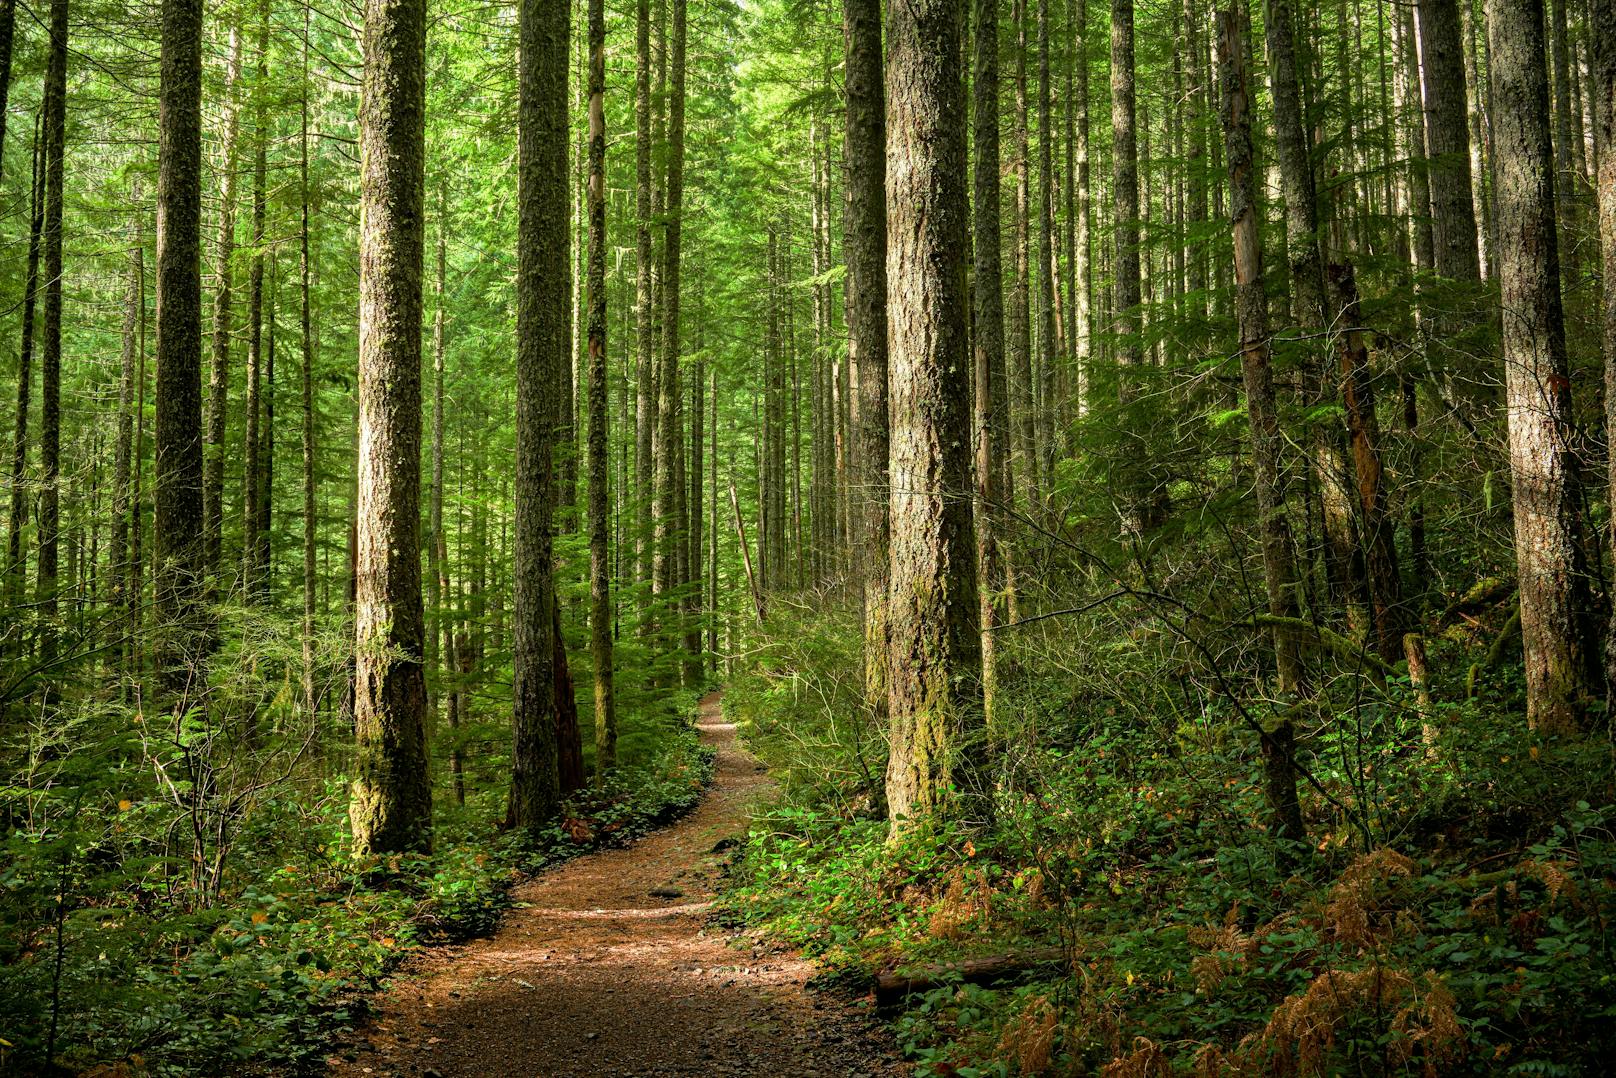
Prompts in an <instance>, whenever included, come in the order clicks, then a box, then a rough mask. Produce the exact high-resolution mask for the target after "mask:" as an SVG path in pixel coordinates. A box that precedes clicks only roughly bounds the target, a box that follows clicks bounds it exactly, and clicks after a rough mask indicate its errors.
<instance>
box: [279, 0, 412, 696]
mask: <svg viewBox="0 0 1616 1078" xmlns="http://www.w3.org/2000/svg"><path fill="white" fill-rule="evenodd" d="M302 81H303V94H302V98H301V100H300V101H299V110H298V111H299V137H298V181H299V182H298V213H299V222H298V224H299V227H298V284H299V289H298V290H299V292H300V293H301V300H302V302H301V304H300V307H299V319H298V323H299V325H298V328H299V330H300V334H299V336H300V337H301V340H302V346H303V347H302V352H303V357H302V358H303V363H302V375H303V377H302V390H303V423H302V434H303V707H304V709H305V710H306V711H307V712H308V714H310V715H313V714H314V713H315V705H316V703H317V697H316V696H315V686H314V601H315V595H314V586H315V560H314V559H315V540H316V539H317V538H318V536H319V519H318V518H317V517H316V516H315V481H314V317H313V298H312V297H313V291H314V289H313V282H312V281H311V280H310V273H311V272H312V270H313V262H312V260H311V258H310V257H309V245H310V240H309V9H308V8H307V7H305V8H304V9H303V80H302ZM438 433H439V435H440V436H441V433H442V432H441V429H440V430H439V432H438ZM434 445H436V442H435V443H434ZM441 480H442V476H437V477H435V478H434V483H438V482H441ZM433 489H434V491H437V490H438V489H439V488H437V487H436V486H434V488H433ZM441 523H442V522H441V520H440V521H439V526H441ZM433 534H434V536H435V535H436V534H437V531H436V530H434V532H433Z"/></svg>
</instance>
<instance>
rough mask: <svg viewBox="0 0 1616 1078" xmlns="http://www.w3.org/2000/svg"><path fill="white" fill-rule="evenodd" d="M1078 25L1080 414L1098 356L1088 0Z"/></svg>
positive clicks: (1076, 332)
mask: <svg viewBox="0 0 1616 1078" xmlns="http://www.w3.org/2000/svg"><path fill="white" fill-rule="evenodd" d="M1073 3H1074V4H1075V14H1074V16H1073V18H1074V19H1075V20H1076V22H1077V29H1076V31H1075V36H1074V38H1073V40H1072V47H1073V48H1074V49H1075V50H1076V51H1077V56H1076V59H1075V60H1074V61H1073V63H1074V64H1075V65H1076V68H1077V72H1076V79H1075V85H1074V86H1073V93H1074V94H1075V95H1076V100H1075V101H1074V103H1073V108H1074V110H1075V111H1076V112H1077V142H1076V145H1075V151H1074V152H1075V156H1076V157H1077V163H1076V166H1075V167H1076V169H1077V227H1076V236H1075V242H1076V244H1077V262H1076V264H1075V265H1074V266H1073V268H1072V277H1073V280H1074V285H1073V287H1074V289H1075V290H1076V295H1077V300H1076V302H1075V303H1073V304H1072V339H1073V344H1074V345H1075V357H1076V359H1075V362H1076V364H1077V370H1076V371H1075V372H1073V373H1074V378H1075V381H1076V385H1077V407H1076V409H1075V411H1076V413H1077V414H1078V415H1082V414H1083V413H1084V412H1085V411H1086V410H1087V409H1088V386H1089V378H1090V373H1091V372H1090V367H1091V366H1092V364H1093V356H1094V335H1093V332H1092V328H1093V319H1094V315H1093V309H1094V244H1093V240H1092V239H1091V236H1092V234H1093V230H1094V226H1093V220H1092V219H1093V214H1094V210H1093V198H1092V194H1091V191H1090V169H1091V165H1090V163H1089V63H1088V61H1089V5H1088V0H1073Z"/></svg>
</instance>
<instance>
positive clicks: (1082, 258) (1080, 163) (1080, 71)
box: [1007, 0, 1094, 489]
mask: <svg viewBox="0 0 1616 1078" xmlns="http://www.w3.org/2000/svg"><path fill="white" fill-rule="evenodd" d="M1073 2H1074V4H1075V14H1074V16H1073V17H1074V18H1075V19H1076V21H1077V30H1076V36H1075V37H1074V39H1073V42H1072V45H1073V48H1074V49H1076V50H1077V58H1076V60H1075V61H1074V63H1075V64H1076V66H1077V73H1076V81H1075V85H1074V87H1073V93H1074V94H1075V95H1076V100H1075V102H1074V105H1073V107H1074V109H1075V111H1076V112H1077V143H1076V146H1075V155H1076V157H1077V163H1076V166H1075V167H1076V169H1077V227H1076V236H1075V237H1074V239H1075V242H1076V244H1077V262H1076V264H1075V265H1074V266H1073V269H1072V277H1073V280H1074V282H1075V283H1074V285H1073V287H1074V289H1075V290H1076V295H1077V301H1076V302H1075V303H1073V304H1072V340H1073V344H1074V346H1075V352H1074V354H1075V357H1076V358H1075V362H1076V364H1077V369H1076V371H1074V372H1073V376H1074V381H1075V382H1076V393H1077V402H1076V405H1077V406H1076V408H1075V409H1074V410H1075V412H1076V413H1077V414H1078V415H1082V414H1084V412H1086V411H1087V409H1088V403H1089V402H1088V386H1089V380H1090V373H1091V372H1090V367H1091V366H1092V364H1093V355H1094V335H1093V332H1092V329H1093V321H1094V315H1093V309H1094V245H1093V241H1092V239H1091V238H1090V237H1091V235H1092V233H1093V221H1092V217H1093V213H1094V210H1093V198H1092V195H1091V193H1090V190H1089V187H1090V178H1089V175H1090V168H1091V166H1090V163H1089V64H1088V57H1089V5H1088V0H1073ZM1007 489H1008V488H1007Z"/></svg>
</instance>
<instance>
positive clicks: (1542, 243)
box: [1438, 0, 1593, 734]
mask: <svg viewBox="0 0 1616 1078" xmlns="http://www.w3.org/2000/svg"><path fill="white" fill-rule="evenodd" d="M1487 24H1488V25H1487V29H1488V33H1489V36H1490V38H1491V41H1492V61H1493V79H1494V85H1495V89H1496V93H1497V95H1498V111H1497V113H1496V115H1495V117H1494V142H1493V149H1494V152H1495V153H1496V155H1497V156H1496V159H1495V167H1496V174H1495V182H1496V184H1497V191H1498V269H1499V273H1498V276H1499V284H1500V289H1501V299H1502V303H1503V323H1504V325H1503V328H1504V334H1503V337H1504V381H1505V389H1506V391H1507V393H1508V399H1509V459H1510V474H1511V477H1512V486H1513V492H1514V517H1515V560H1516V566H1517V575H1518V580H1519V586H1520V605H1521V639H1522V647H1523V651H1524V654H1525V660H1526V718H1527V723H1528V725H1529V726H1531V727H1532V728H1533V729H1536V730H1541V731H1542V732H1544V733H1546V734H1554V733H1566V732H1569V731H1573V730H1576V729H1579V728H1580V727H1581V726H1582V723H1583V719H1584V717H1585V710H1586V705H1587V697H1588V692H1589V688H1590V682H1591V679H1590V669H1589V664H1590V660H1591V659H1592V655H1591V654H1590V652H1591V648H1590V642H1591V641H1592V639H1593V631H1592V625H1591V618H1590V617H1589V613H1590V611H1589V603H1590V598H1589V594H1588V576H1587V565H1586V564H1585V559H1584V555H1583V547H1582V528H1583V520H1582V489H1581V482H1580V479H1579V476H1578V471H1577V458H1576V450H1575V445H1576V434H1575V430H1574V422H1573V419H1572V411H1571V380H1570V371H1569V364H1568V362H1567V358H1566V342H1565V320H1564V315H1563V312H1562V309H1561V305H1560V274H1559V270H1560V266H1559V244H1558V237H1557V235H1556V230H1555V201H1554V189H1555V188H1554V179H1555V177H1554V160H1553V148H1552V145H1551V143H1550V139H1549V87H1548V76H1547V72H1546V71H1545V70H1544V61H1545V52H1544V41H1543V32H1544V31H1543V3H1542V0H1489V3H1488V5H1487ZM1440 248H1441V242H1440V241H1439V242H1438V249H1439V250H1440Z"/></svg>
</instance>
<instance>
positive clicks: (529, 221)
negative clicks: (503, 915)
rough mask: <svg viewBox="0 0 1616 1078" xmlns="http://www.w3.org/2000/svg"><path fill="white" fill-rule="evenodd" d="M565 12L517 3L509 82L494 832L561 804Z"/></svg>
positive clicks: (529, 821) (539, 820) (531, 824)
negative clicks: (507, 325) (501, 717)
mask: <svg viewBox="0 0 1616 1078" xmlns="http://www.w3.org/2000/svg"><path fill="white" fill-rule="evenodd" d="M570 19H571V10H570V8H569V7H568V5H566V4H540V3H524V4H523V5H522V6H521V15H520V29H519V31H518V32H519V35H520V39H521V46H520V48H519V50H518V52H519V55H520V67H519V74H518V93H519V102H518V106H517V108H518V132H519V133H518V136H517V137H518V149H517V177H518V179H517V184H518V189H519V195H518V199H519V218H518V225H517V276H516V290H517V291H516V549H515V577H516V581H515V583H516V605H515V649H514V651H513V653H512V656H511V661H512V674H513V678H514V684H513V686H512V697H513V702H514V715H513V721H512V747H511V766H512V775H511V798H510V806H509V809H508V811H507V813H506V824H507V825H508V826H510V827H512V828H527V829H529V830H535V829H537V828H538V827H540V826H542V825H543V824H545V823H547V822H548V821H549V820H550V819H551V818H552V817H554V816H555V815H556V813H557V812H558V811H559V809H560V807H561V789H560V785H559V783H560V775H559V771H558V766H559V759H560V757H559V753H560V744H559V740H558V736H557V732H558V728H557V705H558V701H557V698H556V679H557V676H558V671H557V670H556V667H555V649H556V641H555V636H554V633H555V629H554V624H553V622H552V618H553V617H554V609H553V608H554V607H555V602H556V599H555V577H554V573H555V568H554V564H553V559H554V555H553V552H552V549H551V535H550V531H551V515H552V511H553V509H554V505H555V459H554V457H555V431H556V427H557V424H558V418H559V417H558V410H559V401H558V396H559V394H558V388H559V384H560V370H561V364H563V363H565V362H568V355H567V352H568V348H567V270H568V265H567V263H568V259H567V244H568V236H567V218H566V217H565V215H563V214H560V213H557V212H555V208H556V207H558V206H565V205H566V204H567V142H568V136H567V130H568V128H567V53H568V48H567V42H568V37H569V33H570V29H571V28H570V26H569V23H570Z"/></svg>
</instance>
